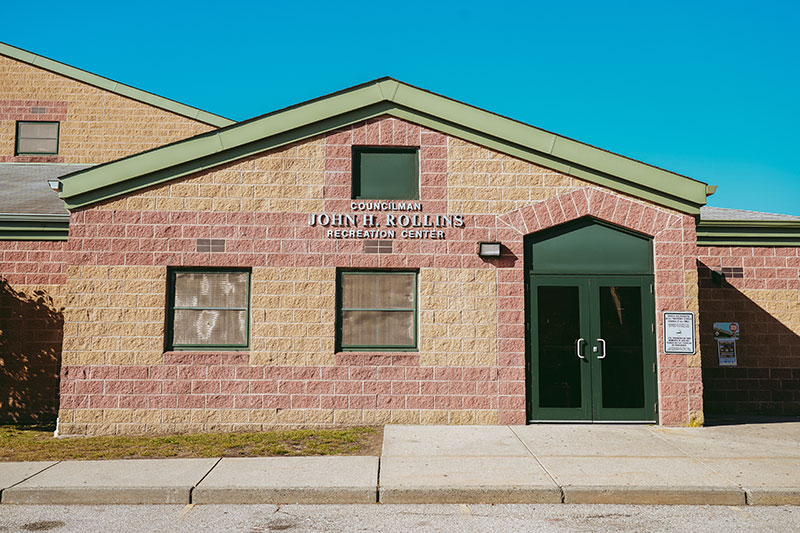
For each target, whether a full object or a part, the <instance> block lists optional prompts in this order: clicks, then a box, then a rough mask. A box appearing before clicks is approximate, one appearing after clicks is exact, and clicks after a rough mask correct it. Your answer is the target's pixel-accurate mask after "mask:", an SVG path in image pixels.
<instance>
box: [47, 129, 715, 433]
mask: <svg viewBox="0 0 800 533" xmlns="http://www.w3.org/2000/svg"><path fill="white" fill-rule="evenodd" d="M353 145H391V146H418V147H419V148H420V152H419V154H420V168H421V174H420V182H421V189H420V190H421V200H420V204H421V212H420V213H421V214H429V215H433V214H449V215H454V214H460V215H463V220H464V227H463V228H453V227H450V228H445V229H443V231H444V235H443V236H444V238H443V239H426V238H423V239H416V238H414V239H411V238H403V237H402V236H401V234H400V230H401V229H402V228H397V230H398V233H397V236H396V238H395V239H394V249H393V253H391V254H366V253H364V248H363V242H362V241H363V239H361V238H335V237H331V236H328V234H327V232H328V231H329V230H331V229H333V228H324V227H319V226H311V225H310V216H311V215H312V214H314V213H345V214H353V211H352V209H351V201H352V200H351V190H350V186H351V170H352V169H351V157H352V146H353ZM390 213H394V214H395V215H398V216H399V215H400V214H401V212H390ZM356 214H357V213H356ZM586 215H591V216H595V217H597V218H600V219H603V220H607V221H609V222H612V223H615V224H618V225H621V226H623V227H627V228H630V229H634V230H636V231H640V232H642V233H646V234H648V235H652V236H654V243H655V255H656V264H655V268H656V305H657V309H658V310H665V309H670V310H674V309H681V310H684V309H688V310H696V309H697V275H696V272H697V271H696V268H695V257H694V255H691V254H689V255H687V250H693V243H694V240H695V234H694V220H693V219H692V218H691V217H688V216H685V215H682V214H679V213H676V212H674V211H670V210H667V209H663V208H659V207H656V206H653V205H649V204H647V203H645V202H641V201H638V200H634V199H631V198H627V197H624V196H622V195H618V194H614V193H611V192H610V191H607V190H603V189H600V188H597V187H592V186H589V184H587V183H585V182H582V181H580V180H578V179H575V178H572V177H570V176H567V175H564V174H561V173H558V172H555V171H552V170H549V169H546V168H543V167H540V166H537V165H533V164H530V163H527V162H524V161H521V160H518V159H515V158H513V157H510V156H506V155H504V154H500V153H497V152H494V151H492V150H489V149H486V148H483V147H480V146H476V145H472V144H470V143H467V142H464V141H462V140H460V139H457V138H455V137H451V136H447V135H444V134H441V133H439V132H436V131H431V130H428V129H425V128H422V127H419V126H417V125H415V124H411V123H407V122H404V121H401V120H398V119H390V118H383V119H378V120H372V121H368V122H366V123H361V124H358V125H355V126H353V127H348V128H345V129H343V130H341V131H338V132H335V133H332V134H329V135H326V136H322V137H318V138H315V139H311V140H309V141H305V142H301V143H297V144H295V145H291V146H288V147H285V148H281V149H278V150H274V151H272V152H270V153H267V154H264V155H260V156H257V157H252V158H249V159H245V160H241V161H238V162H236V163H233V164H229V165H227V166H225V167H221V168H217V169H213V170H211V171H207V172H202V173H199V174H197V175H194V176H191V177H189V178H185V179H180V180H176V181H173V182H171V183H168V184H164V185H161V186H156V187H153V188H151V189H148V190H144V191H140V192H137V193H132V194H129V195H127V196H125V197H122V198H119V199H117V200H115V201H110V202H106V203H104V204H100V205H96V206H93V207H90V208H87V209H83V210H80V211H76V212H74V213H73V215H72V223H71V238H70V241H69V250H68V251H67V253H66V259H67V262H68V265H69V266H68V268H67V274H68V282H67V286H66V295H65V298H66V302H67V308H66V311H65V329H64V331H65V335H64V336H65V338H64V366H63V369H62V379H61V410H60V417H61V423H62V430H63V431H64V432H65V433H73V434H87V433H89V434H92V433H144V432H171V431H211V430H222V429H227V430H231V429H233V430H236V429H251V430H257V429H260V428H263V427H265V426H273V425H277V424H316V425H324V424H380V423H386V422H394V423H415V424H416V423H473V424H475V423H478V424H496V423H502V424H505V423H514V424H521V423H524V422H525V415H526V412H525V359H526V353H525V352H526V347H525V301H524V300H525V298H524V282H523V280H524V267H523V255H524V251H523V237H524V236H525V235H527V234H530V233H533V232H535V231H537V230H540V229H545V228H547V227H551V226H554V225H557V224H560V223H562V222H566V221H568V220H573V219H576V218H579V217H581V216H586ZM197 239H221V240H224V241H225V251H224V252H213V253H212V252H197V251H196V250H197ZM490 240H499V241H501V242H502V243H503V244H504V246H505V253H504V256H503V257H502V258H501V259H489V260H484V259H481V258H480V257H478V256H477V255H476V245H477V242H478V241H490ZM168 266H239V267H250V268H252V294H251V317H250V319H251V338H250V343H251V347H250V349H249V350H248V351H241V352H186V351H166V352H165V350H164V343H165V340H164V323H165V305H166V304H165V298H166V291H167V287H166V275H167V267H168ZM337 268H399V269H409V270H416V271H418V272H419V295H420V302H419V338H420V343H419V351H418V352H404V353H385V352H383V353H381V352H377V353H376V352H337V351H336V350H335V325H334V322H335V320H334V317H335V308H336V281H335V280H336V271H337ZM654 320H655V322H656V327H657V332H658V335H659V338H660V335H661V324H660V320H661V318H660V312H658V313H657V316H656V317H654ZM659 345H660V342H659ZM659 350H660V349H659ZM659 387H660V391H661V394H660V396H661V398H662V403H661V405H660V406H659V408H660V411H659V412H660V416H661V421H662V423H665V424H673V425H674V424H688V423H691V422H692V421H698V420H701V419H702V396H701V384H700V359H699V355H698V356H696V357H687V356H672V355H665V354H663V353H659Z"/></svg>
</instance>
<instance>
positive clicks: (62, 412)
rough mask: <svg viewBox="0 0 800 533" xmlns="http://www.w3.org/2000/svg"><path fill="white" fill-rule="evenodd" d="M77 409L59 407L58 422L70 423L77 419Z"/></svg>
mask: <svg viewBox="0 0 800 533" xmlns="http://www.w3.org/2000/svg"><path fill="white" fill-rule="evenodd" d="M75 411H76V410H75V409H59V410H58V423H59V425H60V424H65V423H66V424H69V423H71V422H73V421H74V420H75Z"/></svg>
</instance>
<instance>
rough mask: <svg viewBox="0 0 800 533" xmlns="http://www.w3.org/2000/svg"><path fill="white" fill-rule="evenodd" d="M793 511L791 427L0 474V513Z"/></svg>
mask: <svg viewBox="0 0 800 533" xmlns="http://www.w3.org/2000/svg"><path fill="white" fill-rule="evenodd" d="M376 501H379V502H381V503H481V502H483V503H561V502H564V503H623V504H627V503H642V504H720V505H723V504H724V505H744V504H750V505H784V504H785V505H800V423H798V422H792V423H775V424H743V425H736V426H719V427H710V428H661V427H651V426H634V425H532V426H387V427H386V429H385V433H384V444H383V455H382V457H381V458H378V457H269V458H241V459H238V458H237V459H233V458H226V459H143V460H124V461H61V462H55V461H50V462H35V463H33V462H32V463H0V503H3V504H8V503H18V504H112V503H128V504H130V503H205V504H209V503H375V502H376Z"/></svg>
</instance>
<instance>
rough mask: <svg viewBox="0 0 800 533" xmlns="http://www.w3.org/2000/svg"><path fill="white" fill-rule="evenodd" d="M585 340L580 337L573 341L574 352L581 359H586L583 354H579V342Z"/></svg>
mask: <svg viewBox="0 0 800 533" xmlns="http://www.w3.org/2000/svg"><path fill="white" fill-rule="evenodd" d="M582 342H586V340H585V339H584V338H583V337H581V338H580V339H578V340H577V341H575V354H576V355H577V356H578V357H580V358H581V359H586V358H585V357H584V356H582V355H581V343H582Z"/></svg>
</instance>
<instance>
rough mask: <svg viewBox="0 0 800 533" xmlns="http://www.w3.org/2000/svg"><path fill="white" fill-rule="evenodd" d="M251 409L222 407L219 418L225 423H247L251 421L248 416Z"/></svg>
mask: <svg viewBox="0 0 800 533" xmlns="http://www.w3.org/2000/svg"><path fill="white" fill-rule="evenodd" d="M249 416H250V411H248V410H247V409H220V410H219V419H220V421H221V422H223V423H227V424H234V423H246V422H249V420H248V418H249Z"/></svg>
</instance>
